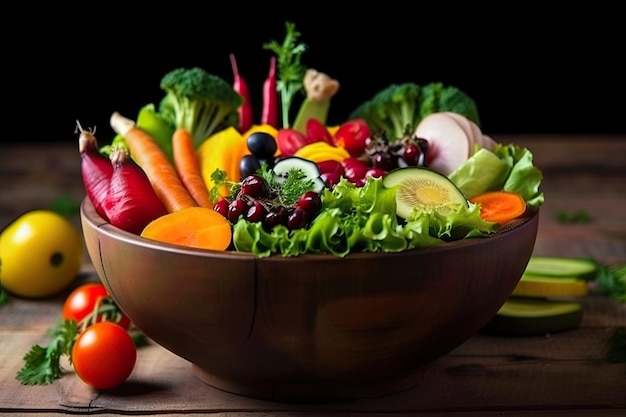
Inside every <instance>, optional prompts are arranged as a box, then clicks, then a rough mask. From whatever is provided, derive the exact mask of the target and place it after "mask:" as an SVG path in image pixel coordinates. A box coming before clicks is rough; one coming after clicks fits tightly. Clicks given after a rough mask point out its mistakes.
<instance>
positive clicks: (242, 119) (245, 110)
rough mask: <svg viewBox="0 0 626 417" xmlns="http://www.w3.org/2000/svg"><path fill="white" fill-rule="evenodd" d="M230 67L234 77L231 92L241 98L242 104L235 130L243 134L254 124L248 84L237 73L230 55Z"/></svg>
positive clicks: (234, 62) (233, 59)
mask: <svg viewBox="0 0 626 417" xmlns="http://www.w3.org/2000/svg"><path fill="white" fill-rule="evenodd" d="M230 66H231V67H232V71H233V77H234V80H233V90H235V91H236V92H237V93H238V94H239V95H240V96H241V97H243V104H242V105H241V106H239V109H238V112H239V125H238V129H237V130H239V132H240V133H243V132H245V131H246V130H248V129H250V127H252V123H253V122H254V116H253V111H252V101H251V99H250V90H249V89H248V83H247V82H246V80H245V79H244V78H243V77H242V76H241V74H240V73H239V68H238V67H237V60H236V59H235V54H230Z"/></svg>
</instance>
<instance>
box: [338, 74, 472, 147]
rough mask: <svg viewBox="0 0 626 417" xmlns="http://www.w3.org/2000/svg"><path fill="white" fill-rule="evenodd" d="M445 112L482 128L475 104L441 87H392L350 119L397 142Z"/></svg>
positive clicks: (469, 99)
mask: <svg viewBox="0 0 626 417" xmlns="http://www.w3.org/2000/svg"><path fill="white" fill-rule="evenodd" d="M444 111H451V112H455V113H459V114H462V115H463V116H465V117H467V118H468V119H469V120H471V121H473V122H474V123H476V124H477V125H479V126H480V123H479V118H478V109H477V108H476V103H475V102H474V100H472V98H471V97H469V96H468V95H467V94H465V93H464V92H462V91H461V90H459V89H458V88H456V87H447V86H444V85H443V84H442V83H430V84H427V85H425V86H419V85H417V84H414V83H410V82H409V83H403V84H391V85H390V86H389V87H387V88H384V89H383V90H381V91H379V92H378V93H376V94H375V95H374V97H372V98H371V99H370V100H368V101H366V102H364V103H362V104H361V105H359V106H358V107H357V108H356V109H355V110H353V111H352V113H350V118H351V119H352V118H362V119H365V121H366V122H367V124H368V126H369V127H370V129H372V130H373V131H384V132H385V133H386V135H387V137H388V138H389V140H390V141H395V140H399V139H402V138H403V137H405V136H406V135H407V134H411V133H412V132H414V131H415V129H416V128H417V125H418V124H419V123H420V122H421V121H422V119H423V118H424V117H426V116H428V115H429V114H431V113H435V112H444Z"/></svg>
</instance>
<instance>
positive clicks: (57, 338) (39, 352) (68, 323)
mask: <svg viewBox="0 0 626 417" xmlns="http://www.w3.org/2000/svg"><path fill="white" fill-rule="evenodd" d="M48 335H49V336H50V337H52V338H53V340H52V342H51V343H50V344H49V345H48V346H45V347H43V346H40V345H34V346H33V347H32V348H31V349H30V350H29V351H28V352H27V353H26V355H24V366H23V367H22V369H20V370H19V371H18V372H17V379H18V381H20V382H21V383H22V384H24V385H48V384H51V383H52V382H53V381H54V380H56V379H58V378H60V377H61V375H62V373H63V369H62V367H61V362H60V361H61V356H63V355H68V356H69V355H70V353H71V351H72V346H73V345H74V341H75V339H76V337H77V335H78V325H77V324H76V322H75V321H74V320H64V321H59V322H58V323H57V325H56V326H54V327H52V328H51V329H49V331H48Z"/></svg>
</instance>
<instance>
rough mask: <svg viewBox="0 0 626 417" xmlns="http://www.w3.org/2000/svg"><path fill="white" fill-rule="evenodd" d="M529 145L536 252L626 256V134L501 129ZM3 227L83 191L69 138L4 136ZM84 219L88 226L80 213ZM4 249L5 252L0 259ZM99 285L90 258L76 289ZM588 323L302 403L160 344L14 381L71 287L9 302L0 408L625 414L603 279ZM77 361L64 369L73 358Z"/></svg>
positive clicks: (2, 329)
mask: <svg viewBox="0 0 626 417" xmlns="http://www.w3.org/2000/svg"><path fill="white" fill-rule="evenodd" d="M494 139H496V140H498V141H500V142H504V143H507V142H515V143H518V144H520V145H523V146H527V147H528V148H529V149H530V150H531V151H532V152H533V154H534V157H535V163H536V165H537V166H538V167H539V168H540V169H541V170H542V172H543V175H544V181H543V185H542V190H543V191H544V193H545V197H546V198H545V203H544V205H543V207H542V210H541V218H540V224H539V232H538V237H537V242H536V245H535V251H534V254H536V255H555V256H573V257H577V256H584V257H593V258H595V259H597V260H598V261H600V262H603V263H606V264H614V263H618V262H626V136H624V137H616V136H612V137H607V136H558V135H553V136H541V135H536V136H525V137H518V136H514V135H501V136H497V137H494ZM0 183H1V184H2V187H1V188H0V229H2V228H4V227H5V226H6V225H7V224H8V223H9V222H10V221H11V220H12V219H14V218H15V217H17V216H18V215H19V214H21V213H22V212H24V211H27V210H30V209H35V208H46V207H49V205H50V204H51V203H52V202H53V201H54V200H55V199H56V198H58V197H59V196H60V195H68V196H71V197H73V198H75V199H76V200H79V199H81V198H82V197H83V195H84V193H83V190H82V183H81V180H80V174H79V156H78V150H77V147H76V146H75V145H74V144H71V143H69V144H68V143H59V144H39V145H36V146H35V145H19V144H13V145H7V144H2V145H0ZM580 210H582V211H584V212H586V213H588V214H590V215H591V222H590V223H582V224H562V223H559V222H558V221H557V220H556V219H557V215H558V214H559V213H570V214H571V213H575V212H577V211H580ZM75 220H76V224H77V225H78V224H79V222H78V219H75ZM0 256H1V254H0ZM92 280H97V277H96V276H95V274H94V272H93V269H92V267H91V265H90V262H89V259H88V258H85V262H84V268H83V272H82V273H81V276H80V277H79V278H78V280H77V282H76V284H78V283H80V282H82V281H92ZM590 290H591V293H590V294H589V296H587V297H584V298H583V299H582V300H581V301H582V303H583V305H584V316H583V322H582V325H581V327H580V328H578V329H576V330H571V331H566V332H562V333H553V334H546V335H542V336H533V337H497V336H491V335H486V334H477V335H475V336H474V337H472V338H471V339H469V340H468V341H467V342H465V343H463V344H462V345H461V346H459V347H458V348H457V349H455V350H454V351H452V352H450V353H449V354H447V355H446V356H444V357H442V358H440V359H438V360H437V361H435V362H434V363H432V364H431V365H430V366H428V367H427V368H426V369H425V370H424V373H423V375H422V378H421V380H420V381H418V384H417V385H416V387H415V388H412V389H410V390H408V391H405V392H400V393H396V394H393V395H388V396H384V397H380V398H371V399H360V400H356V401H342V402H332V403H312V404H308V403H307V404H302V403H301V404H293V403H279V402H271V401H265V400H258V399H252V398H247V397H243V396H239V395H234V394H230V393H227V392H223V391H220V390H218V389H215V388H213V387H211V386H209V385H206V384H204V383H203V382H201V381H200V380H199V379H197V378H196V377H195V376H194V374H193V372H192V368H191V365H190V364H189V363H188V362H187V361H185V360H183V359H181V358H179V357H177V356H176V355H174V354H172V353H171V352H169V351H167V350H166V349H164V348H162V347H161V346H159V345H156V344H154V343H150V344H149V345H148V346H145V347H141V348H140V350H139V352H138V361H137V365H136V367H135V370H134V372H133V374H132V375H131V377H130V378H129V380H128V381H127V382H126V383H125V384H123V385H122V386H121V387H119V388H118V389H116V390H113V391H111V392H96V391H93V390H91V389H89V388H88V387H87V386H86V385H85V384H83V383H82V382H81V381H80V380H79V379H78V378H77V377H76V375H75V374H74V373H73V372H72V371H71V367H69V366H66V369H67V373H66V374H65V375H64V376H63V377H62V378H61V379H59V380H57V381H55V382H54V383H53V384H51V385H47V386H35V387H33V386H23V385H21V384H20V383H19V382H18V381H17V380H16V378H15V375H16V373H17V371H18V370H19V369H20V368H21V367H22V365H23V356H24V354H25V353H26V352H27V351H28V350H29V349H30V347H31V346H32V345H34V344H42V345H45V344H47V343H48V341H49V339H48V338H47V336H46V335H45V332H46V330H47V329H48V328H50V327H52V326H53V325H54V324H55V322H56V320H57V319H58V318H59V317H60V312H61V305H62V302H63V294H62V295H60V296H58V297H54V298H52V299H46V300H25V299H20V298H16V297H11V300H10V302H9V303H8V304H6V305H4V306H2V307H0V388H1V389H0V414H1V415H6V414H11V415H21V416H31V415H32V416H34V415H37V416H39V415H44V414H58V413H66V414H81V415H85V414H105V415H146V414H158V415H181V414H211V415H219V416H234V415H237V416H267V415H278V416H305V415H306V416H309V415H334V416H347V415H362V416H381V415H389V414H392V415H394V416H404V415H416V414H417V415H420V416H444V415H445V416H470V415H471V416H479V415H481V416H496V415H516V416H520V415H522V416H525V415H551V416H590V417H591V416H593V417H596V416H605V415H606V416H618V415H619V416H624V415H626V364H624V363H617V364H615V363H610V362H608V361H607V360H606V357H605V356H606V353H607V349H608V339H609V337H610V336H611V334H613V332H614V331H615V330H616V328H618V327H621V326H625V325H626V305H623V304H619V303H617V302H616V301H615V300H613V299H610V298H608V297H606V296H604V295H602V294H601V293H600V292H599V291H598V289H597V288H596V287H594V285H593V284H591V285H590ZM66 365H67V364H66Z"/></svg>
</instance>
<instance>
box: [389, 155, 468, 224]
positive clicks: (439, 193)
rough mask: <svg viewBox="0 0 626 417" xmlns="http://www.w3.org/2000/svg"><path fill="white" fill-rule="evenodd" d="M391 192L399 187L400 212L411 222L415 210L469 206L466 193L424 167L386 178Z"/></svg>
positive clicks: (397, 208) (400, 172)
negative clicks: (456, 205)
mask: <svg viewBox="0 0 626 417" xmlns="http://www.w3.org/2000/svg"><path fill="white" fill-rule="evenodd" d="M383 185H384V186H385V187H387V188H392V187H397V191H396V204H397V207H396V212H397V214H398V216H399V217H402V218H404V219H406V218H409V217H410V216H411V215H412V214H413V212H414V210H415V209H435V210H444V211H445V210H447V208H448V207H450V206H451V205H454V204H462V205H464V206H467V200H466V199H465V196H464V195H463V193H462V192H461V191H460V190H459V189H458V188H457V187H456V185H454V183H453V182H452V181H450V180H449V179H448V178H447V177H446V176H444V175H442V174H440V173H438V172H437V171H433V170H431V169H428V168H424V167H405V168H397V169H395V170H393V171H390V172H389V173H387V175H385V177H384V178H383Z"/></svg>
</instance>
